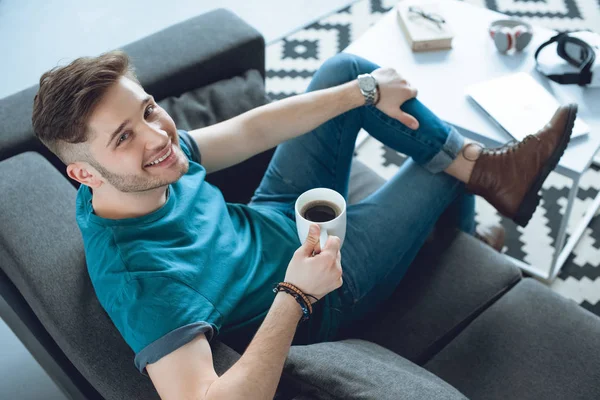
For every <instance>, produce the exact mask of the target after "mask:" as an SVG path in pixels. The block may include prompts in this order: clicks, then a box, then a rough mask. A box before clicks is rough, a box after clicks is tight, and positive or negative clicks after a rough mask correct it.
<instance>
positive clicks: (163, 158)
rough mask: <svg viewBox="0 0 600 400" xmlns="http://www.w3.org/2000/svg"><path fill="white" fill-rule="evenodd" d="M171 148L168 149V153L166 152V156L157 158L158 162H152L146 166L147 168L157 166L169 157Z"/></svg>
mask: <svg viewBox="0 0 600 400" xmlns="http://www.w3.org/2000/svg"><path fill="white" fill-rule="evenodd" d="M171 149H172V147H171V148H169V151H167V154H165V155H164V156H162V157H161V158H159V159H158V160H154V161H152V162H151V163H150V164H148V166H151V165H154V164H158V163H161V162H163V161H164V160H165V158H167V157H169V156H170V155H171Z"/></svg>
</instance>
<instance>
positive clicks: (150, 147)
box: [88, 77, 189, 192]
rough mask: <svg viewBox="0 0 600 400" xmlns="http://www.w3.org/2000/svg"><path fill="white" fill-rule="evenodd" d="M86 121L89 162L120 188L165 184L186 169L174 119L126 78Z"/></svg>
mask: <svg viewBox="0 0 600 400" xmlns="http://www.w3.org/2000/svg"><path fill="white" fill-rule="evenodd" d="M88 124H89V128H90V129H91V135H90V141H89V142H88V143H89V152H90V155H91V158H92V159H93V161H90V162H89V163H90V165H92V166H93V167H94V168H95V169H96V170H97V171H98V172H99V173H100V175H101V176H102V178H103V181H104V182H105V184H106V183H107V184H109V185H111V186H113V187H114V188H116V189H117V190H119V191H121V192H141V191H147V190H150V189H155V188H158V187H161V186H166V185H168V184H169V183H172V182H175V181H176V180H178V179H179V178H180V177H181V176H182V175H184V174H185V173H186V172H187V171H188V166H189V164H188V160H187V157H186V156H185V154H183V151H182V150H181V147H180V146H179V137H178V135H177V130H176V127H175V123H174V122H173V119H171V117H170V116H169V114H167V112H166V111H165V110H163V109H162V108H161V107H159V106H158V105H157V104H156V103H155V102H154V99H153V98H152V97H151V96H149V95H148V94H147V93H146V92H145V91H144V89H143V88H142V87H140V86H139V85H138V84H137V83H135V82H134V81H132V80H130V79H128V78H126V77H122V78H121V79H120V80H119V81H118V82H116V83H115V84H114V85H113V86H111V87H110V88H109V90H108V91H107V92H106V94H105V95H104V97H103V98H102V100H101V101H100V103H99V104H98V105H97V106H96V108H95V109H94V111H93V113H92V115H91V117H90V119H89V121H88Z"/></svg>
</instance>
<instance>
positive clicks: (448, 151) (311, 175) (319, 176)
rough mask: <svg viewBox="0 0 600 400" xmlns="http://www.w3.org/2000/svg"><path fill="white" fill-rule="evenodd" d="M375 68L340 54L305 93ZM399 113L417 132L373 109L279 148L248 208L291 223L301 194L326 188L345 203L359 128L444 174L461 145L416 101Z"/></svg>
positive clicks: (343, 117)
mask: <svg viewBox="0 0 600 400" xmlns="http://www.w3.org/2000/svg"><path fill="white" fill-rule="evenodd" d="M377 68H379V66H378V65H376V64H374V63H372V62H370V61H368V60H365V59H363V58H361V57H358V56H354V55H350V54H344V53H341V54H338V55H336V56H334V57H332V58H330V59H329V60H327V61H326V62H325V63H324V64H323V65H322V66H321V68H319V70H318V71H317V73H316V74H315V76H314V77H313V79H312V81H311V83H310V85H309V87H308V89H307V91H314V90H320V89H326V88H329V87H333V86H337V85H340V84H343V83H345V82H348V81H351V80H354V79H356V77H357V76H358V75H359V74H362V73H366V72H372V71H373V70H375V69H377ZM357 90H358V89H357ZM401 108H402V110H404V111H405V112H407V113H409V114H411V115H413V116H414V117H415V118H416V119H417V120H418V121H419V123H420V126H419V128H418V129H417V130H411V129H409V128H407V127H406V126H405V125H404V124H402V123H401V122H400V121H398V120H396V119H394V118H391V117H389V116H387V115H386V114H385V113H383V112H381V111H380V110H378V109H377V108H376V107H374V106H366V107H358V108H355V109H353V110H350V111H348V112H346V113H344V114H341V115H339V116H337V117H335V118H333V119H331V120H329V121H327V122H325V123H324V124H322V125H320V126H319V127H317V128H316V129H314V130H313V131H311V132H308V133H306V134H304V135H302V136H299V137H296V138H294V139H292V140H289V141H287V142H284V143H282V144H280V145H279V146H278V148H277V150H276V151H275V154H274V156H273V159H272V160H271V163H270V165H269V168H268V169H267V172H266V173H265V176H264V178H263V180H262V182H261V184H260V186H259V188H258V189H257V190H256V193H255V195H254V197H253V199H252V201H251V203H250V205H258V204H263V205H269V206H273V207H277V208H279V209H281V210H283V211H284V212H286V213H287V214H288V215H289V216H290V217H291V218H293V217H294V211H293V205H294V202H295V200H296V199H297V197H298V196H299V195H300V194H301V193H303V192H304V191H306V190H309V189H312V188H315V187H327V188H330V189H334V190H336V191H338V192H339V193H341V194H342V195H343V196H344V197H345V198H347V195H348V180H349V176H350V165H351V161H352V157H353V154H354V145H355V142H356V137H357V135H358V132H359V131H360V129H361V128H363V127H364V128H365V129H366V130H367V131H368V132H369V133H370V134H371V135H372V136H373V137H375V138H376V139H378V140H380V141H381V142H383V143H384V144H386V145H388V146H390V147H392V148H393V149H395V150H397V151H400V152H402V153H404V154H407V155H409V156H411V157H412V158H413V159H414V160H415V161H416V162H417V163H419V164H421V165H423V166H424V168H426V169H427V170H428V171H429V172H432V173H437V172H441V171H444V170H445V169H447V168H448V167H449V166H450V165H451V164H452V163H453V161H454V160H455V159H456V158H457V154H458V153H459V151H460V150H461V148H462V147H463V143H464V139H463V138H462V137H461V136H460V135H459V134H458V133H457V132H456V130H454V129H453V128H452V127H450V126H449V125H448V124H446V123H445V122H443V121H441V120H440V119H439V118H437V117H436V116H435V115H434V114H433V113H432V112H431V111H430V110H429V109H428V108H427V107H425V106H424V105H423V104H422V103H421V102H420V101H419V100H417V99H411V100H409V101H407V102H405V103H404V104H403V105H402V107H401ZM398 195H400V193H398Z"/></svg>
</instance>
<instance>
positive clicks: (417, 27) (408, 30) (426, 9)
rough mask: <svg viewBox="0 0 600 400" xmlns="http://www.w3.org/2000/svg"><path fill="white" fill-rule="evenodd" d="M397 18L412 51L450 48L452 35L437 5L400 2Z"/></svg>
mask: <svg viewBox="0 0 600 400" xmlns="http://www.w3.org/2000/svg"><path fill="white" fill-rule="evenodd" d="M397 16H398V23H399V25H400V26H401V28H402V30H403V31H404V34H405V36H406V39H407V41H408V44H409V46H410V48H411V49H412V51H415V52H417V51H432V50H445V49H451V48H452V39H453V38H454V33H453V32H452V29H451V27H450V25H449V23H448V21H447V20H446V19H445V18H444V16H443V15H441V14H440V7H439V6H438V4H437V3H421V2H415V1H402V2H400V3H398V5H397Z"/></svg>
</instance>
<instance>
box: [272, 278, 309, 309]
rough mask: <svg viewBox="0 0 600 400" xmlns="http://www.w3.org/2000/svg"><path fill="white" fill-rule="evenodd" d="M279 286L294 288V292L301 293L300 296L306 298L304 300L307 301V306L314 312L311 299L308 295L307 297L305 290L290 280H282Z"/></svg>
mask: <svg viewBox="0 0 600 400" xmlns="http://www.w3.org/2000/svg"><path fill="white" fill-rule="evenodd" d="M279 286H283V287H287V288H288V289H291V290H293V291H294V292H296V293H298V294H299V295H300V297H302V299H303V300H304V302H305V303H306V306H307V307H308V310H309V311H310V313H311V314H312V305H311V303H310V300H308V297H306V295H305V294H304V292H303V291H302V290H300V289H299V288H298V286H296V285H294V284H291V283H289V282H280V283H279Z"/></svg>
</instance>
